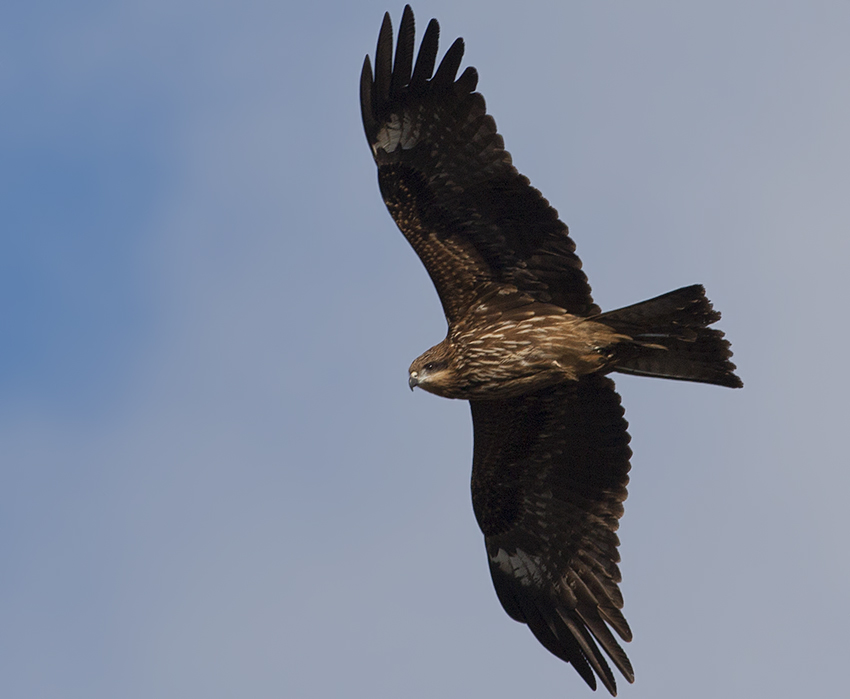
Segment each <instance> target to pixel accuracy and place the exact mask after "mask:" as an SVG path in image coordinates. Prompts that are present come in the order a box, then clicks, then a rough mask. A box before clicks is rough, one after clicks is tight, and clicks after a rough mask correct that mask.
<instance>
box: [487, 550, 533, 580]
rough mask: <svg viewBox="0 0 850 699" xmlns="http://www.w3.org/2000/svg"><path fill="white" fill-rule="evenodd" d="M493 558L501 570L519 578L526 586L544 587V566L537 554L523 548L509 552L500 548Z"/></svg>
mask: <svg viewBox="0 0 850 699" xmlns="http://www.w3.org/2000/svg"><path fill="white" fill-rule="evenodd" d="M491 560H492V561H493V563H495V564H496V565H497V566H499V570H501V571H502V572H503V573H506V574H508V575H511V576H513V577H514V578H516V579H517V580H519V582H520V584H521V585H523V586H524V587H532V586H534V587H543V584H544V583H543V581H544V577H543V575H544V567H543V563H542V561H541V560H540V558H538V557H537V556H531V555H529V554H527V553H526V552H525V551H523V550H522V549H516V551H514V552H513V553H509V552H507V551H505V549H502V548H500V549H499V551H498V553H496V555H495V557H492V556H491Z"/></svg>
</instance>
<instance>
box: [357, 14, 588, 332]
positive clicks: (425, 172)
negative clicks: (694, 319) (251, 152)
mask: <svg viewBox="0 0 850 699" xmlns="http://www.w3.org/2000/svg"><path fill="white" fill-rule="evenodd" d="M439 32H440V28H439V25H438V24H437V21H436V20H433V19H432V20H431V22H430V23H429V25H428V28H427V30H426V31H425V36H424V37H423V39H422V44H421V46H420V48H419V56H418V57H417V59H416V64H415V65H414V63H413V40H414V27H413V12H412V11H411V9H410V6H407V7H405V8H404V14H403V15H402V20H401V26H400V28H399V37H398V46H397V47H396V52H395V60H394V61H393V56H392V50H393V35H392V25H391V23H390V18H389V14H386V15H384V23H383V25H382V27H381V32H380V35H379V37H378V47H377V49H376V51H375V73H374V77H373V75H372V66H371V63H370V61H369V56H366V60H365V61H364V63H363V72H362V75H361V80H360V104H361V109H362V113H363V126H364V128H365V130H366V138H367V139H368V141H369V144H370V146H371V147H372V154H373V156H374V158H375V162H376V163H377V165H378V181H379V183H380V187H381V193H382V195H383V197H384V201H385V202H386V205H387V208H388V209H389V211H390V213H391V214H392V216H393V218H394V219H395V221H396V223H397V224H398V226H399V228H400V229H401V231H402V233H404V235H405V237H406V238H407V240H408V241H409V242H410V244H411V245H412V246H413V248H414V250H416V252H417V254H418V255H419V257H420V258H421V259H422V262H423V263H424V264H425V267H426V269H427V270H428V273H429V274H430V276H431V279H432V280H433V282H434V285H435V286H436V288H437V293H438V294H439V296H440V300H441V301H442V304H443V310H444V311H445V313H446V317H447V318H448V320H449V322H451V321H453V320H455V319H457V318H459V317H460V316H462V315H463V313H464V311H466V310H467V309H468V308H469V307H470V306H471V305H472V304H473V303H474V302H475V301H476V299H478V298H480V297H481V296H482V295H484V294H485V293H487V292H492V291H493V288H494V285H498V286H509V287H511V286H512V287H516V288H517V289H519V290H520V291H521V292H525V293H528V294H530V295H532V296H533V297H534V298H536V299H537V300H540V301H543V302H547V303H554V304H556V305H559V306H561V307H563V308H566V309H567V310H568V311H569V312H570V313H573V314H575V315H590V314H594V313H598V312H599V308H598V307H597V306H595V305H594V304H593V301H592V300H591V297H590V286H589V285H588V283H587V277H586V276H585V275H584V273H583V272H582V271H581V262H580V261H579V259H578V257H577V256H576V255H575V252H574V251H575V244H574V243H573V241H572V240H571V239H570V237H569V235H568V232H567V227H566V226H565V225H564V224H563V223H561V221H559V220H558V213H557V212H556V211H555V209H553V208H552V207H551V206H549V203H548V202H547V201H546V200H545V199H544V198H543V197H542V195H541V194H540V192H538V191H537V190H536V189H534V188H533V187H532V186H531V185H530V184H529V181H528V178H526V177H524V176H522V175H521V174H519V172H517V170H516V168H515V167H514V166H513V165H512V164H511V156H510V154H509V153H508V152H507V151H506V150H505V149H504V142H503V140H502V137H501V136H500V135H499V134H498V133H497V132H496V123H495V122H494V121H493V118H492V117H491V116H489V115H488V114H487V112H486V109H485V105H484V98H483V97H482V96H481V95H480V94H479V93H477V92H474V90H475V87H476V85H477V83H478V74H477V72H476V71H475V69H474V68H467V69H466V70H465V71H464V72H463V73H462V74H461V76H460V77H459V78H457V71H458V68H459V66H460V62H461V58H462V56H463V39H458V40H457V41H455V42H454V43H453V44H452V46H451V48H449V50H448V51H447V52H446V55H445V57H444V58H443V60H442V62H441V63H440V66H439V68H438V69H437V72H436V73H435V74H433V76H432V73H433V71H434V66H435V64H436V59H437V43H438V38H439Z"/></svg>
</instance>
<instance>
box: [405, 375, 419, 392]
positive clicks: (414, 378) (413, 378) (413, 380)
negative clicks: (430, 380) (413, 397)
mask: <svg viewBox="0 0 850 699" xmlns="http://www.w3.org/2000/svg"><path fill="white" fill-rule="evenodd" d="M407 385H408V386H410V390H411V391H412V390H413V389H414V388H416V387H417V386H418V385H419V374H417V373H416V372H415V371H411V372H410V376H409V377H408V378H407Z"/></svg>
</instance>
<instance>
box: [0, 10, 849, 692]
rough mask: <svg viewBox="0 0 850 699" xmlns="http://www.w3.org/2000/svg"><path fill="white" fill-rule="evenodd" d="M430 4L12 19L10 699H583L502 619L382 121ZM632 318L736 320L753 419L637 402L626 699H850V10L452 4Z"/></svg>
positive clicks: (2, 117)
mask: <svg viewBox="0 0 850 699" xmlns="http://www.w3.org/2000/svg"><path fill="white" fill-rule="evenodd" d="M402 6H403V3H399V4H396V5H386V4H383V3H375V2H371V0H364V1H363V2H359V3H340V2H329V3H323V4H318V3H314V4H308V3H303V4H300V5H298V6H292V5H288V4H286V3H272V2H253V1H251V0H248V1H246V2H241V3H232V2H211V3H210V2H206V3H200V2H189V1H182V0H171V1H170V2H168V3H165V2H159V1H158V0H152V1H150V2H145V3H134V2H131V3H121V4H118V3H106V2H83V3H77V4H75V5H74V7H73V8H71V7H70V6H66V5H64V4H62V3H51V2H44V3H39V4H37V5H35V4H30V5H21V4H20V3H19V4H18V6H16V7H10V8H4V9H3V10H2V11H0V101H2V104H3V105H4V107H3V109H2V111H0V186H2V192H3V194H2V197H0V311H2V313H0V318H2V323H0V550H2V551H3V555H2V563H0V692H2V694H3V696H8V697H28V698H29V697H62V698H63V699H65V698H68V699H73V698H77V697H79V698H81V699H82V698H85V699H98V698H101V697H102V698H104V699H106V698H110V699H111V698H112V697H116V696H120V697H127V698H128V699H134V698H139V699H142V698H145V699H147V698H148V697H162V698H168V697H175V698H178V697H179V698H181V699H184V698H185V697H204V698H205V699H210V698H215V697H232V696H251V697H281V696H284V697H298V698H299V699H300V698H301V697H304V698H308V697H317V698H319V697H340V696H346V697H370V698H372V697H398V696H404V697H412V698H416V697H434V696H444V697H466V696H491V697H514V696H517V695H519V694H522V695H524V696H532V695H533V696H540V697H556V696H564V695H566V694H569V695H570V696H573V695H575V696H590V693H589V690H587V689H586V688H585V687H584V685H583V683H582V681H581V680H580V679H579V678H578V677H577V676H576V675H575V673H574V672H573V671H572V669H570V668H569V667H566V666H564V665H563V664H562V663H560V661H557V660H556V659H554V658H552V657H551V656H549V654H548V653H546V651H545V650H543V649H542V648H541V647H540V646H539V645H538V644H537V642H536V641H535V640H534V639H533V637H532V636H531V634H530V633H529V632H528V631H527V629H524V628H522V627H521V626H520V625H519V624H516V623H515V622H512V621H511V620H510V619H509V618H508V617H507V616H506V615H505V614H504V612H503V611H502V610H501V608H500V606H499V603H498V601H497V600H496V597H495V594H494V592H493V590H492V587H491V583H490V580H489V573H488V572H487V566H486V560H485V554H484V550H483V545H482V541H481V536H480V533H479V532H478V530H477V528H476V525H475V522H474V519H473V516H472V510H471V505H470V499H469V469H470V453H471V444H472V440H471V428H470V420H469V414H468V408H467V406H466V405H465V404H463V403H458V402H450V401H445V400H441V399H438V398H436V397H433V396H430V395H427V394H425V393H423V392H416V393H414V394H411V393H410V391H408V389H407V382H406V370H407V366H408V364H409V363H410V361H411V360H412V359H413V358H414V357H416V356H417V355H418V354H419V353H421V352H422V351H423V350H425V349H427V348H428V347H430V346H431V345H432V344H435V343H436V342H438V341H439V340H440V339H442V337H443V335H444V333H445V321H444V319H443V317H442V313H441V309H440V306H439V303H438V300H437V298H436V294H435V293H434V291H433V287H432V286H431V284H430V282H429V280H428V278H427V275H426V274H425V272H424V269H423V268H422V266H421V264H420V263H419V261H418V259H417V258H416V256H415V255H414V254H413V252H412V250H410V249H409V247H408V246H407V243H406V242H405V241H404V239H403V238H402V236H401V234H400V233H398V231H397V230H396V229H395V226H394V224H393V223H392V221H391V219H390V217H389V215H388V214H387V213H386V210H385V209H384V207H383V204H382V202H381V200H380V196H379V194H378V188H377V182H376V177H375V171H374V165H373V163H372V161H371V158H370V154H369V150H368V147H367V146H366V143H365V139H364V137H363V133H362V127H361V125H360V116H359V107H358V103H357V88H358V78H359V72H360V66H361V64H362V60H363V56H364V54H365V53H367V52H369V53H372V52H373V51H374V46H375V40H376V38H377V32H378V28H379V26H380V22H381V17H382V15H383V12H384V11H385V10H390V11H391V14H392V17H393V20H394V23H395V24H396V25H397V23H398V21H399V18H400V15H401V8H402ZM413 9H414V11H415V12H416V17H417V25H418V27H419V29H420V32H421V30H422V29H423V28H424V26H425V24H426V22H427V20H428V19H429V18H430V17H432V16H435V17H437V18H438V19H439V20H440V22H441V25H442V31H443V34H442V37H443V41H442V46H443V48H445V47H446V46H447V45H448V42H450V41H451V40H453V39H454V38H455V37H456V36H463V37H464V38H465V39H466V42H467V52H466V58H465V63H464V65H475V66H476V67H477V68H478V70H479V73H480V76H481V79H480V82H479V89H480V90H481V92H482V93H483V94H484V95H485V97H486V98H487V103H488V107H489V110H490V112H491V113H492V114H493V115H494V116H495V118H496V121H497V123H498V125H499V129H500V131H501V133H502V134H503V135H504V137H505V141H506V144H507V147H508V149H509V150H510V151H511V153H512V154H513V156H514V162H515V164H516V165H517V166H518V167H519V169H520V170H521V171H522V172H523V173H524V174H526V175H528V176H529V177H530V178H531V180H532V182H533V183H534V184H535V186H537V187H538V188H540V189H541V190H542V191H543V193H544V194H545V195H546V196H547V198H549V200H550V201H551V203H552V204H553V205H554V206H556V207H557V208H558V210H559V211H560V213H561V216H562V218H563V219H564V220H565V221H566V222H567V223H568V224H569V226H570V229H571V233H572V236H573V238H574V240H575V241H576V243H577V245H578V253H579V255H580V256H581V257H582V259H583V261H584V264H585V270H586V271H587V273H588V275H589V278H590V281H591V284H592V285H593V289H594V296H595V299H596V300H597V302H598V303H599V304H600V305H601V306H602V307H603V308H606V309H609V308H615V307H618V306H622V305H626V304H628V303H632V302H635V301H638V300H641V299H643V298H648V297H650V296H653V295H656V294H659V293H663V292H665V291H668V290H670V289H674V288H677V287H679V286H683V285H686V284H690V283H695V282H701V283H704V284H705V285H706V287H707V289H708V292H709V297H710V298H711V299H712V300H713V301H714V302H715V305H716V307H717V308H719V309H720V310H721V311H722V312H723V320H722V322H721V327H722V328H723V329H724V330H725V331H726V332H727V334H728V336H729V338H730V339H731V340H732V343H733V348H734V350H735V361H736V362H737V364H738V367H739V370H740V374H741V376H742V378H743V379H744V382H745V384H746V385H745V388H744V390H743V391H729V390H724V389H720V388H715V387H709V386H699V385H686V384H681V383H672V382H662V381H652V380H646V379H639V378H634V377H622V378H619V379H618V387H619V389H620V392H621V394H622V396H623V402H624V404H625V406H626V411H627V413H626V415H627V418H628V419H629V421H630V424H631V433H632V435H633V442H632V446H633V448H634V451H635V456H634V458H633V461H632V481H631V484H630V488H629V491H630V496H629V499H628V501H627V502H626V514H625V517H624V519H623V521H622V527H621V530H620V532H621V540H622V548H621V552H622V555H623V564H622V569H623V574H624V582H623V585H622V589H623V592H624V596H625V601H626V607H625V613H626V616H627V618H628V619H629V622H630V624H631V626H632V628H633V630H634V634H635V640H634V641H633V642H632V643H631V644H630V645H629V646H628V647H627V651H628V653H629V655H630V657H631V659H632V661H633V664H634V666H635V672H636V678H637V679H636V683H635V684H634V685H632V686H625V687H623V688H622V689H621V692H620V695H621V696H625V697H653V698H655V699H657V698H659V697H680V696H682V695H683V694H686V695H687V696H689V697H692V698H695V699H699V698H701V697H716V696H726V697H751V696H765V697H776V698H782V697H799V696H812V697H817V696H836V695H837V694H839V693H840V688H842V687H843V686H844V684H845V679H844V677H843V676H842V668H843V665H844V662H845V656H846V651H847V648H848V640H847V636H846V630H845V627H846V622H847V619H848V618H850V602H848V598H847V594H846V591H847V590H848V589H850V558H848V554H847V544H846V539H847V536H846V535H847V523H846V520H845V517H844V509H845V506H846V493H847V492H848V491H850V475H848V468H847V451H846V448H845V444H844V443H845V434H844V433H845V431H846V429H847V425H846V423H847V417H848V410H847V408H846V406H845V395H846V393H847V390H848V388H850V386H848V383H850V381H848V368H847V363H846V362H845V361H844V355H845V347H846V346H848V342H850V330H848V326H847V325H846V324H845V316H846V302H847V300H848V293H847V291H846V283H845V282H846V279H845V277H846V264H847V260H848V258H850V243H848V235H847V231H848V230H850V197H848V195H847V193H848V191H850V135H848V131H847V124H848V123H850V82H848V80H847V66H848V65H850V45H848V42H847V40H846V37H847V35H848V33H850V6H848V5H847V3H846V2H838V1H836V2H825V1H824V2H810V3H788V2H775V1H772V2H767V1H756V0H751V1H748V2H745V3H739V2H726V1H719V2H715V3H710V4H702V5H699V6H696V5H695V4H693V3H688V4H683V3H675V2H641V3H633V2H584V1H581V2H578V1H577V2H537V1H531V0H530V1H528V2H524V3H504V2H486V3H485V2H465V3H456V2H427V3H420V4H416V5H414V8H413Z"/></svg>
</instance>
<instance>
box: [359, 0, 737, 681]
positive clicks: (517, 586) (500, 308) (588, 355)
mask: <svg viewBox="0 0 850 699" xmlns="http://www.w3.org/2000/svg"><path fill="white" fill-rule="evenodd" d="M438 38H439V25H438V24H437V22H436V20H433V19H432V20H431V22H430V23H429V24H428V28H427V29H426V30H425V34H424V37H423V38H422V42H421V45H420V48H419V54H418V56H417V57H416V61H415V63H414V21H413V12H412V11H411V9H410V7H409V6H407V7H405V8H404V13H403V15H402V19H401V25H400V27H399V36H398V44H397V46H396V47H395V55H394V56H393V32H392V25H391V22H390V17H389V14H386V15H385V16H384V21H383V25H382V26H381V31H380V34H379V36H378V45H377V49H376V51H375V67H374V72H373V70H372V64H371V62H370V60H369V56H368V55H367V56H366V59H365V61H364V63H363V71H362V74H361V79H360V104H361V109H362V115H363V126H364V128H365V131H366V138H367V139H368V141H369V146H370V147H371V149H372V155H373V157H374V159H375V163H376V164H377V166H378V182H379V185H380V190H381V194H382V195H383V198H384V202H385V203H386V205H387V209H389V212H390V214H391V215H392V217H393V219H394V220H395V222H396V224H398V227H399V228H400V229H401V232H402V233H403V234H404V236H405V238H407V240H408V242H409V243H410V244H411V245H412V246H413V249H414V250H415V251H416V253H417V254H418V255H419V257H420V259H421V260H422V262H423V264H424V265H425V268H426V269H427V271H428V274H429V275H430V277H431V279H432V281H433V283H434V286H435V287H436V289H437V293H438V295H439V297H440V301H441V302H442V305H443V311H444V312H445V315H446V320H447V321H448V334H447V336H446V338H445V339H444V340H443V341H442V342H440V343H439V344H437V345H436V346H434V347H432V348H431V349H429V350H428V351H427V352H425V353H424V354H422V355H421V356H420V357H419V358H418V359H416V360H415V361H414V362H413V364H411V366H410V371H409V384H410V387H411V389H412V388H413V387H415V386H419V387H420V388H422V389H424V390H426V391H429V392H431V393H435V394H437V395H439V396H444V397H446V398H459V399H463V400H468V401H469V402H470V405H471V407H472V421H473V429H474V449H473V460H472V504H473V509H474V512H475V517H476V519H477V521H478V524H479V526H480V527H481V531H482V532H483V533H484V542H485V546H486V550H487V556H488V558H489V563H490V573H491V576H492V579H493V584H494V586H495V588H496V594H497V596H498V598H499V601H500V602H501V603H502V606H503V607H504V609H505V611H506V612H507V613H508V614H509V615H510V616H511V617H512V618H514V619H516V620H517V621H520V622H523V623H525V624H527V625H528V627H529V628H530V629H531V631H532V633H533V634H534V635H535V636H536V637H537V639H538V640H539V641H540V643H542V644H543V646H544V647H545V648H546V649H547V650H549V651H550V652H551V653H553V654H554V655H556V656H557V657H558V658H561V659H562V660H564V661H566V662H568V663H572V665H573V667H574V668H575V669H576V671H577V672H578V673H579V675H581V677H582V678H583V679H584V680H585V681H586V682H587V684H588V685H590V686H591V687H592V688H593V689H596V677H597V676H598V677H599V679H600V680H601V682H602V684H603V685H604V686H605V687H606V688H607V689H608V691H609V692H610V693H611V694H612V695H615V694H616V683H615V679H614V674H613V672H612V671H611V669H610V668H609V666H608V663H607V661H606V659H605V657H604V655H603V653H602V652H601V651H600V647H601V649H602V650H603V651H604V652H605V654H607V656H608V658H610V660H611V661H612V662H613V663H614V665H615V666H616V667H617V669H618V670H619V671H620V672H621V673H622V675H623V676H624V677H625V678H626V680H628V681H629V682H633V681H634V673H633V671H632V666H631V663H630V662H629V659H628V658H627V657H626V654H625V652H624V651H623V649H622V647H621V646H620V644H619V643H618V641H617V639H616V638H615V636H614V634H615V633H616V634H617V635H618V636H619V637H620V638H621V639H622V640H624V641H630V640H631V638H632V632H631V630H630V629H629V625H628V623H627V622H626V620H625V618H624V617H623V614H622V611H621V610H622V608H623V598H622V595H621V593H620V590H619V588H618V583H619V582H620V580H621V577H620V570H619V567H618V562H619V560H620V557H619V554H618V551H617V547H618V545H619V540H618V538H617V534H616V531H617V526H618V521H619V519H620V516H621V515H622V514H623V501H624V500H625V499H626V484H627V483H628V471H629V459H630V457H631V449H630V448H629V435H628V433H627V432H626V428H627V423H626V420H625V419H624V417H623V408H622V407H621V405H620V397H619V396H618V395H617V393H616V391H615V390H614V382H613V381H612V380H611V379H610V378H609V376H608V375H609V374H610V373H611V372H620V373H625V374H639V375H643V376H658V377H663V378H668V379H680V380H684V381H699V382H704V383H710V384H718V385H721V386H730V387H740V386H741V385H742V383H741V380H740V379H739V378H738V377H737V376H736V375H735V373H734V369H735V365H734V364H732V363H731V362H730V357H731V356H732V353H731V351H730V349H729V343H728V342H727V341H726V340H724V339H723V333H722V332H720V331H719V330H717V329H713V328H710V327H708V326H710V325H712V324H713V323H715V322H716V321H717V320H718V319H719V318H720V314H719V313H718V312H717V311H715V310H713V308H712V306H711V303H710V302H709V301H708V299H707V298H706V297H705V290H704V289H703V287H702V286H699V285H695V286H689V287H685V288H682V289H678V290H676V291H672V292H670V293H667V294H663V295H662V296H658V297H656V298H653V299H650V300H648V301H644V302H642V303H637V304H635V305H632V306H628V307H626V308H621V309H619V310H615V311H609V312H607V313H602V312H601V310H600V308H599V307H598V306H597V305H596V304H594V303H593V300H592V299H591V295H590V286H589V285H588V282H587V277H586V276H585V274H584V272H582V270H581V262H580V261H579V258H578V257H577V256H576V254H575V244H574V243H573V241H572V239H571V238H570V237H569V234H568V231H567V227H566V226H565V225H564V224H563V223H562V222H561V221H560V220H559V219H558V215H557V212H556V211H555V209H553V208H552V207H551V206H550V205H549V203H548V202H547V201H546V199H544V198H543V196H542V195H541V194H540V192H538V191H537V190H536V189H534V188H533V187H532V186H531V185H530V183H529V181H528V179H527V178H526V177H524V176H523V175H521V174H520V173H519V172H517V170H516V168H514V166H513V165H512V163H511V156H510V155H509V154H508V152H507V151H506V150H505V147H504V141H503V140H502V137H501V136H500V135H499V134H498V133H497V131H496V124H495V122H494V121H493V118H492V117H491V116H489V115H488V114H487V111H486V109H485V105H484V98H483V97H482V96H481V95H480V94H479V93H477V92H475V88H476V85H477V82H478V74H477V72H476V71H475V69H474V68H471V67H469V68H466V70H464V71H463V72H462V73H461V74H460V77H458V76H457V73H458V69H459V67H460V63H461V58H462V56H463V50H464V44H463V40H462V39H457V41H455V42H454V43H453V44H452V45H451V47H450V48H449V49H448V51H447V52H446V54H445V56H444V57H443V60H442V61H441V63H440V65H439V67H438V68H437V70H436V72H434V68H435V66H436V59H437V44H438Z"/></svg>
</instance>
